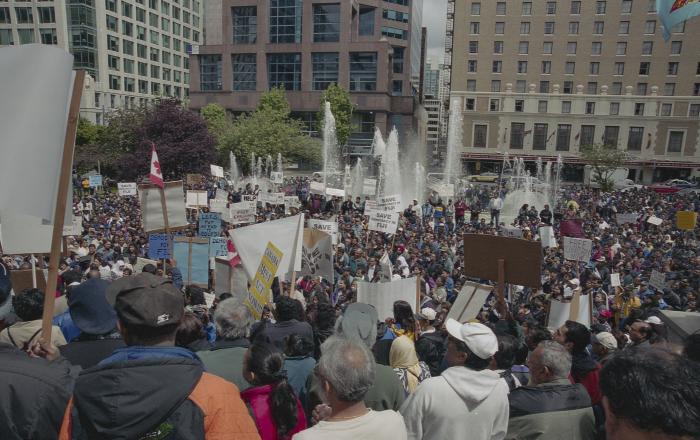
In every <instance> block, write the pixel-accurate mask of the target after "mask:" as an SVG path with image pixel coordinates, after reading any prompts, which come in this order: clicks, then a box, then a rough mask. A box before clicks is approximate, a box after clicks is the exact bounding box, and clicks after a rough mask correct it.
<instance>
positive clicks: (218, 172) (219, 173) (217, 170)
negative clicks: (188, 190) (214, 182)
mask: <svg viewBox="0 0 700 440" xmlns="http://www.w3.org/2000/svg"><path fill="white" fill-rule="evenodd" d="M209 168H210V169H211V175H212V176H214V177H219V178H223V177H224V169H223V167H220V166H218V165H209Z"/></svg>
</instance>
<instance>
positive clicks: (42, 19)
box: [0, 6, 56, 24]
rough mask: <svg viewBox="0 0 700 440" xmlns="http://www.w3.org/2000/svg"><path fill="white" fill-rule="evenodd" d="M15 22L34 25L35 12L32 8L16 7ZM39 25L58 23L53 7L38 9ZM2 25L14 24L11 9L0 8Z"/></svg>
mask: <svg viewBox="0 0 700 440" xmlns="http://www.w3.org/2000/svg"><path fill="white" fill-rule="evenodd" d="M14 10H15V22H16V23H18V24H32V23H34V11H33V9H32V8H31V7H15V8H14ZM36 13H37V15H38V23H42V24H46V23H56V12H55V10H54V8H53V6H41V7H37V8H36ZM0 24H12V16H11V15H10V8H8V7H0Z"/></svg>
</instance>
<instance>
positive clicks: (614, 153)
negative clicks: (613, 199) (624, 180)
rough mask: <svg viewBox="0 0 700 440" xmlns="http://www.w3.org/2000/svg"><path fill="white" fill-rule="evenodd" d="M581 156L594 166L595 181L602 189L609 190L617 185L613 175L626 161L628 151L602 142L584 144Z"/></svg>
mask: <svg viewBox="0 0 700 440" xmlns="http://www.w3.org/2000/svg"><path fill="white" fill-rule="evenodd" d="M581 157H582V158H583V159H584V160H585V161H586V162H588V163H589V164H590V165H591V167H592V168H593V181H594V182H595V183H597V184H598V185H599V186H600V189H601V191H603V192H608V191H612V190H613V189H614V187H615V182H614V181H613V179H612V175H613V173H614V172H615V170H616V169H617V168H619V167H620V166H622V165H623V164H624V163H625V159H626V158H627V153H626V152H624V151H622V150H618V149H617V148H615V147H609V146H605V145H600V144H595V145H582V146H581Z"/></svg>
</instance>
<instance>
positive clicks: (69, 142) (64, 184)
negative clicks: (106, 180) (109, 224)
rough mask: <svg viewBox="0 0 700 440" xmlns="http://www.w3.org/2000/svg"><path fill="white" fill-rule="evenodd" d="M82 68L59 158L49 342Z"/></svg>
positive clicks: (45, 316) (46, 314)
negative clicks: (59, 169) (61, 153)
mask: <svg viewBox="0 0 700 440" xmlns="http://www.w3.org/2000/svg"><path fill="white" fill-rule="evenodd" d="M84 82H85V71H84V70H78V71H76V72H75V80H74V81H73V91H72V94H71V100H70V107H69V110H68V120H67V124H66V134H65V137H64V139H63V157H62V158H61V172H60V174H59V179H58V194H57V195H56V197H57V198H56V208H55V209H54V215H53V232H52V234H51V254H50V257H49V274H48V278H47V280H46V291H45V292H44V311H43V313H42V317H41V340H42V341H43V342H44V343H45V344H48V343H50V342H51V329H52V326H53V311H54V306H55V297H56V285H57V283H58V263H59V259H60V258H61V240H62V238H63V220H64V217H65V214H66V199H67V198H68V189H69V186H70V179H71V167H72V165H73V151H74V149H75V134H76V129H77V127H78V117H79V114H80V98H81V95H82V93H83V83H84Z"/></svg>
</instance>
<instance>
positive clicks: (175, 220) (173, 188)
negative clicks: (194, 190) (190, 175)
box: [139, 181, 188, 232]
mask: <svg viewBox="0 0 700 440" xmlns="http://www.w3.org/2000/svg"><path fill="white" fill-rule="evenodd" d="M139 192H140V194H141V215H142V217H143V230H144V231H146V232H152V231H163V230H165V222H164V221H163V203H162V201H161V189H160V188H159V187H157V186H155V185H141V186H139ZM163 192H164V194H165V206H166V209H167V213H166V215H167V219H168V228H169V229H171V230H172V229H179V228H183V227H185V226H188V223H187V217H186V216H185V201H184V199H183V197H182V194H183V189H182V181H177V182H165V185H164V189H163Z"/></svg>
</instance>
